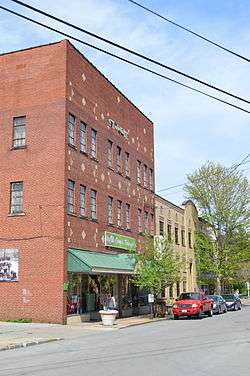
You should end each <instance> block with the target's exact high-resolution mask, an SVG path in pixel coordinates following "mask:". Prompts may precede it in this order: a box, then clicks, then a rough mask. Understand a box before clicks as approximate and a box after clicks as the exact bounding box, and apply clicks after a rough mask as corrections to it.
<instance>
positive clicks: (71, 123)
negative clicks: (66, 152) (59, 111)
mask: <svg viewBox="0 0 250 376" xmlns="http://www.w3.org/2000/svg"><path fill="white" fill-rule="evenodd" d="M68 144H69V145H72V146H75V116H74V115H72V114H69V115H68Z"/></svg>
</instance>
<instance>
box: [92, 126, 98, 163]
mask: <svg viewBox="0 0 250 376" xmlns="http://www.w3.org/2000/svg"><path fill="white" fill-rule="evenodd" d="M91 157H92V158H94V159H96V157H97V131H96V130H95V129H93V128H92V129H91Z"/></svg>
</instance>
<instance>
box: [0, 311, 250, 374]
mask: <svg viewBox="0 0 250 376" xmlns="http://www.w3.org/2000/svg"><path fill="white" fill-rule="evenodd" d="M186 374H188V375H195V376H200V375H207V376H220V375H223V376H224V375H225V376H231V375H233V376H235V375H240V376H249V375H250V307H244V308H243V310H242V311H238V312H228V313H227V314H224V315H220V316H214V317H213V318H204V319H202V320H197V319H193V320H179V321H172V320H170V321H160V322H157V323H152V324H147V325H142V326H136V327H131V328H127V329H122V330H119V331H105V332H101V333H100V332H98V333H97V332H93V333H91V334H90V335H84V337H82V338H75V339H68V340H65V341H59V342H53V343H49V344H46V345H39V346H34V347H29V348H26V349H16V350H9V351H3V352H1V353H0V375H1V376H2V375H4V376H7V375H8V376H17V375H18V376H21V375H22V376H33V375H34V376H45V375H46V376H52V375H53V376H66V375H67V376H74V375H77V376H78V375H86V376H97V375H98V376H100V375H102V376H109V375H116V376H117V375H119V376H123V375H124V376H125V375H126V376H134V375H137V376H158V375H171V376H181V375H186Z"/></svg>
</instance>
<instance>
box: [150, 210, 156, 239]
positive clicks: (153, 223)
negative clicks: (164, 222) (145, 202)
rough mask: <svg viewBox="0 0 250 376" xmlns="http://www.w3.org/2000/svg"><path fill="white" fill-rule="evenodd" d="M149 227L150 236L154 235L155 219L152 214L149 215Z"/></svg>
mask: <svg viewBox="0 0 250 376" xmlns="http://www.w3.org/2000/svg"><path fill="white" fill-rule="evenodd" d="M150 217H151V219H150V226H151V235H154V232H155V219H154V214H152V213H151V215H150Z"/></svg>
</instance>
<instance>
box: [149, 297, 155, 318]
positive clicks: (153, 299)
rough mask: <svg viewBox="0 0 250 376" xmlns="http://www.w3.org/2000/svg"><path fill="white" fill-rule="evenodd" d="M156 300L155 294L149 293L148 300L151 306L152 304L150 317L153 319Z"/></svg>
mask: <svg viewBox="0 0 250 376" xmlns="http://www.w3.org/2000/svg"><path fill="white" fill-rule="evenodd" d="M154 301H155V297H154V294H148V302H149V306H150V318H151V319H152V318H153V317H154V314H153V303H154Z"/></svg>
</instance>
